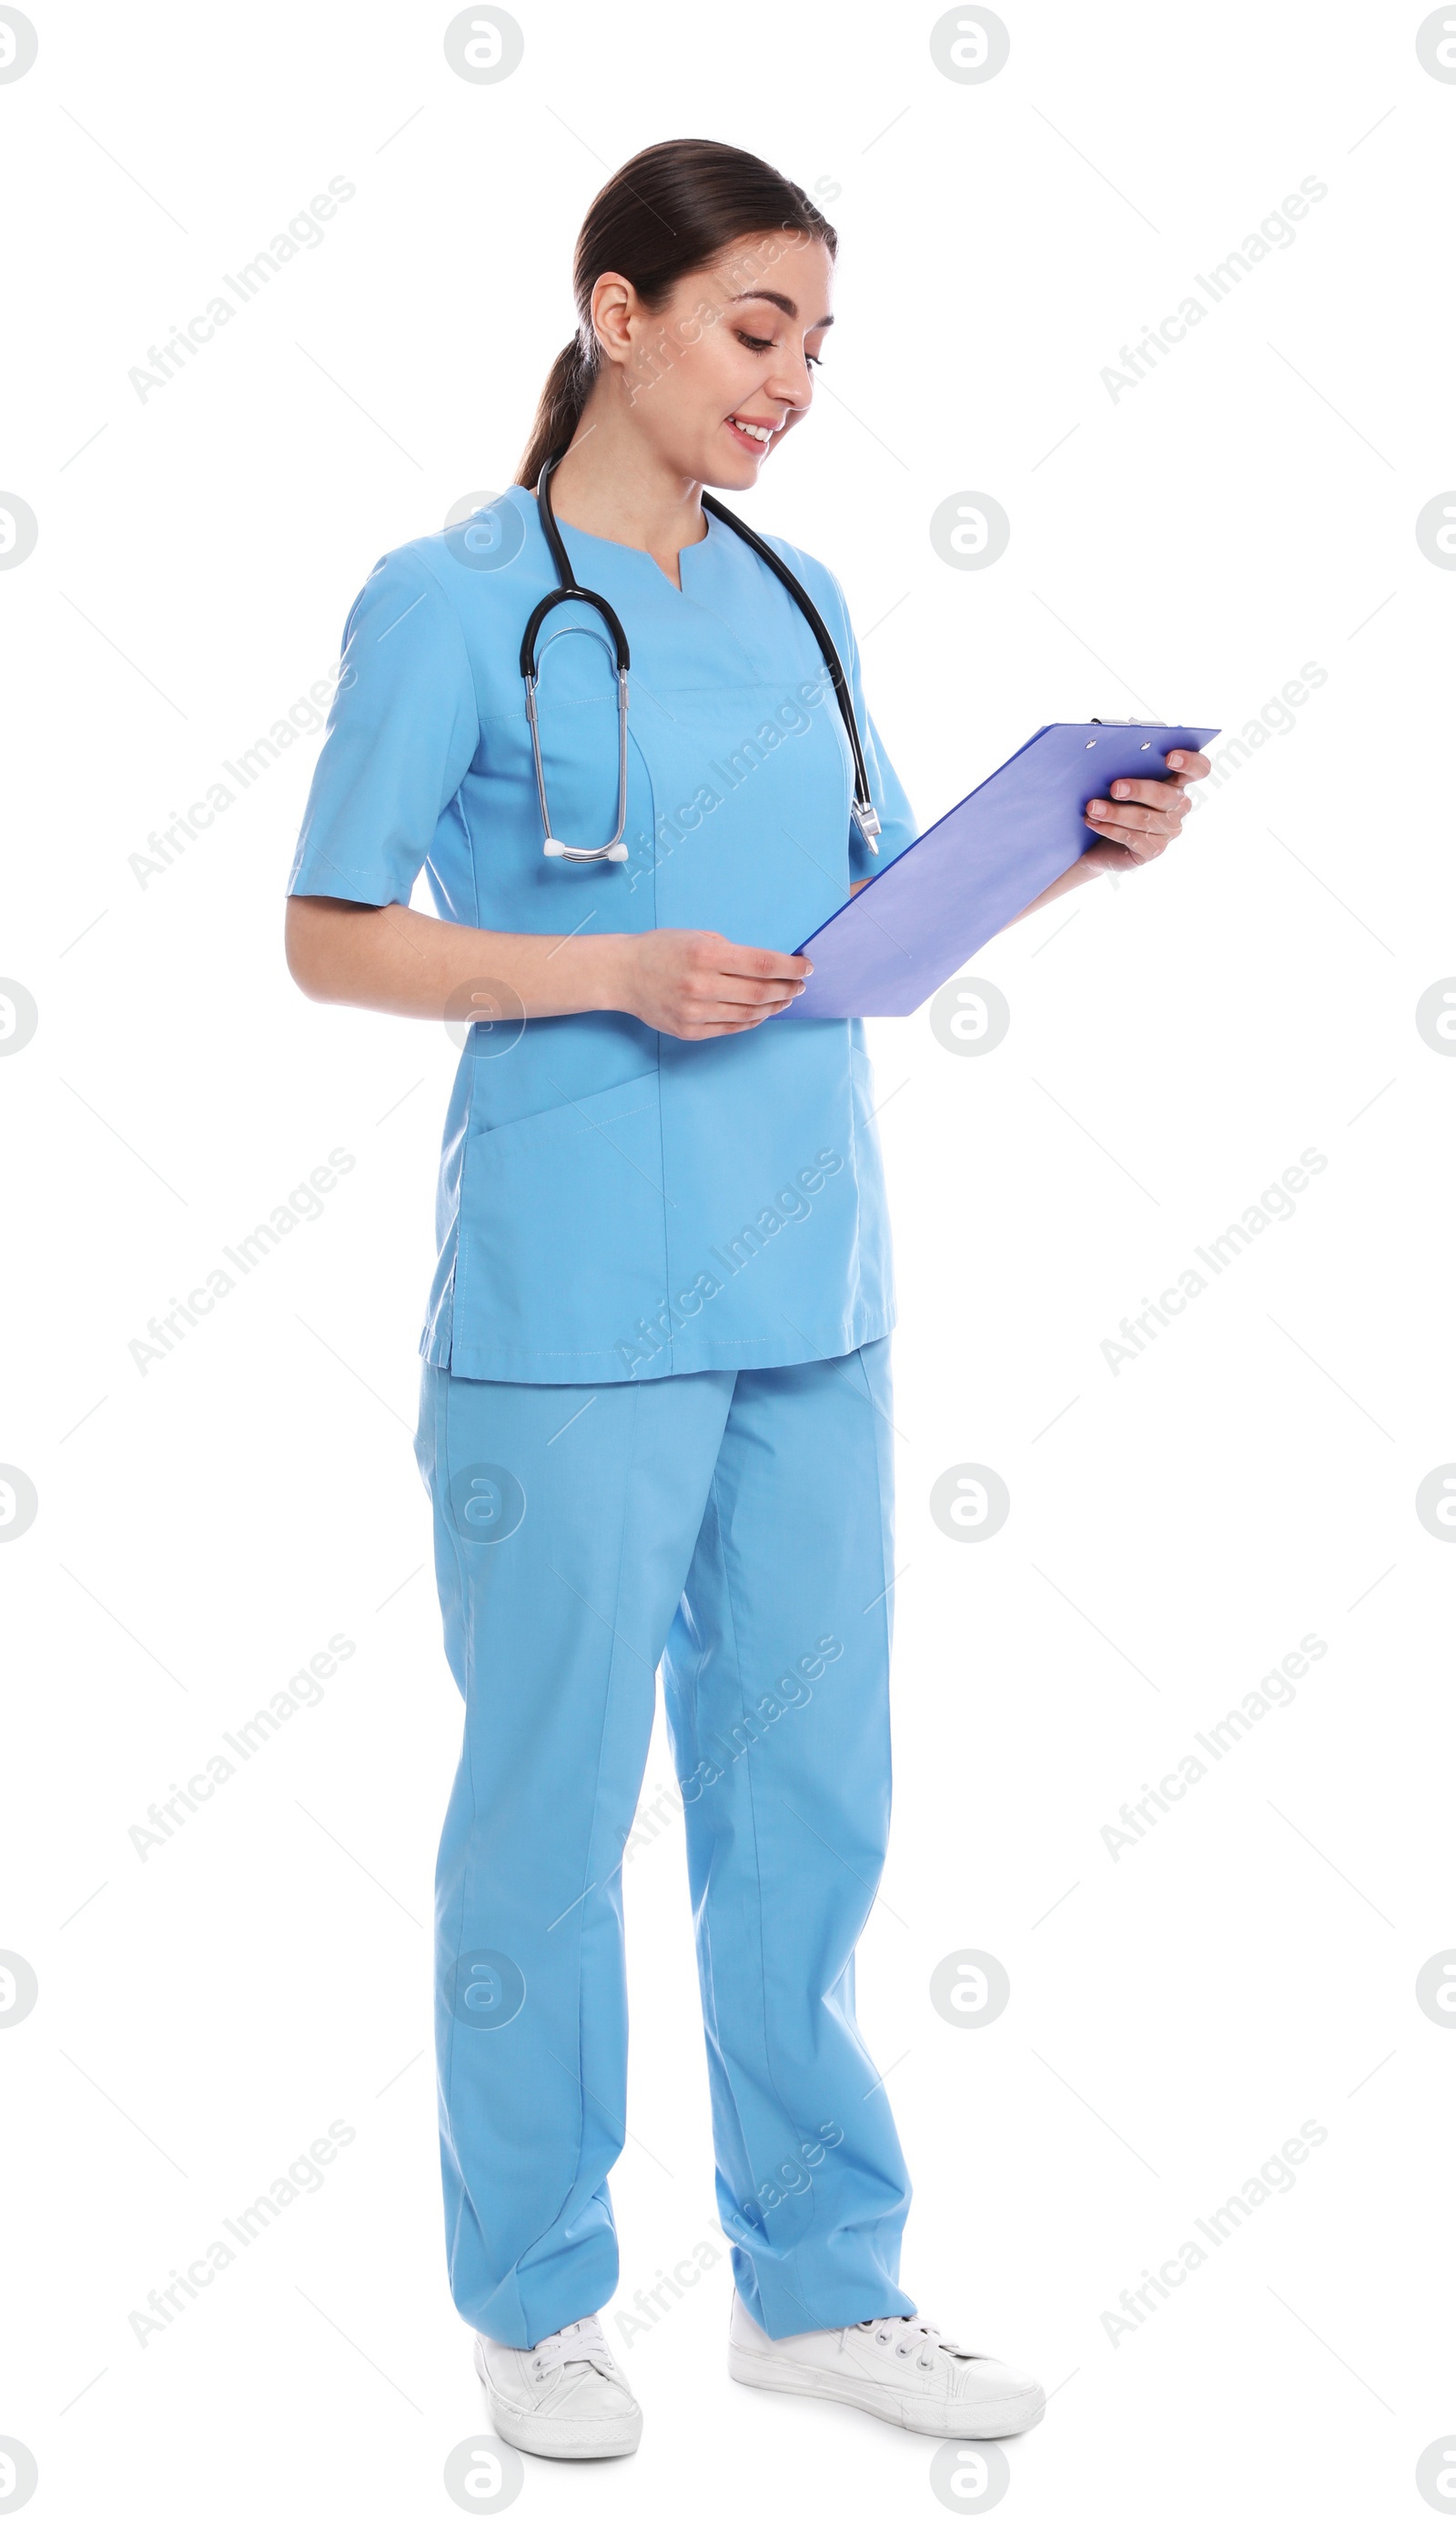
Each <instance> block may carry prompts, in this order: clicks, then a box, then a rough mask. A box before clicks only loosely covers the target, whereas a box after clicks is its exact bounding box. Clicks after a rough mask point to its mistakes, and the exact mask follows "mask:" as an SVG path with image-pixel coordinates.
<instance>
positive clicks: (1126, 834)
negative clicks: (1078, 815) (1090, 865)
mask: <svg viewBox="0 0 1456 2522" xmlns="http://www.w3.org/2000/svg"><path fill="white" fill-rule="evenodd" d="M1142 811H1143V809H1142V808H1141V807H1137V808H1132V809H1129V812H1135V813H1138V814H1141V813H1142ZM1084 820H1085V821H1086V824H1087V829H1088V830H1089V832H1096V833H1097V835H1098V837H1099V839H1100V840H1104V841H1105V842H1106V845H1107V847H1108V849H1112V850H1120V851H1124V852H1125V853H1126V855H1127V856H1128V858H1129V859H1136V860H1137V861H1138V863H1139V864H1142V862H1143V861H1144V860H1145V859H1155V858H1158V857H1160V856H1161V854H1162V852H1163V851H1164V850H1165V849H1166V848H1167V846H1168V843H1169V841H1170V840H1172V838H1173V835H1174V831H1175V829H1176V828H1177V827H1176V826H1175V825H1173V824H1170V823H1164V824H1161V825H1159V827H1158V829H1157V830H1155V831H1143V830H1139V829H1138V828H1137V827H1136V826H1134V825H1132V824H1113V823H1108V822H1094V820H1093V816H1092V809H1091V807H1090V806H1089V807H1088V810H1087V814H1086V816H1085V817H1084Z"/></svg>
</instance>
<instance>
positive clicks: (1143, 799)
mask: <svg viewBox="0 0 1456 2522" xmlns="http://www.w3.org/2000/svg"><path fill="white" fill-rule="evenodd" d="M1107 795H1108V796H1109V797H1115V798H1117V799H1118V800H1119V801H1120V802H1122V803H1125V804H1127V805H1131V806H1152V807H1154V808H1156V809H1159V810H1160V809H1161V808H1163V807H1165V806H1168V805H1171V804H1174V803H1176V802H1178V801H1179V800H1181V798H1182V795H1183V791H1182V789H1181V788H1179V787H1178V786H1177V785H1176V784H1175V783H1174V781H1173V780H1171V779H1114V780H1113V781H1112V783H1111V785H1110V787H1109V788H1108V790H1107Z"/></svg>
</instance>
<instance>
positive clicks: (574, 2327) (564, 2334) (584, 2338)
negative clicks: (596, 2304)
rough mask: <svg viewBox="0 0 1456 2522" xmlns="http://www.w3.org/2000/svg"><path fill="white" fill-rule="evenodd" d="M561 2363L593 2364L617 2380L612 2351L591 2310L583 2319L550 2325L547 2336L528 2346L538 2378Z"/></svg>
mask: <svg viewBox="0 0 1456 2522" xmlns="http://www.w3.org/2000/svg"><path fill="white" fill-rule="evenodd" d="M562 2364H592V2365H594V2366H595V2368H596V2370H597V2372H598V2373H601V2374H604V2375H605V2377H606V2379H607V2380H608V2381H609V2382H614V2381H616V2379H617V2367H616V2365H615V2364H614V2363H613V2361H612V2351H611V2349H610V2347H609V2346H608V2345H607V2342H606V2340H605V2339H604V2338H603V2336H602V2334H601V2322H600V2321H599V2320H598V2319H597V2317H596V2314H595V2312H588V2313H587V2317H586V2319H585V2320H569V2321H568V2322H567V2324H566V2327H565V2328H564V2329H553V2330H552V2332H551V2335H550V2337H549V2338H542V2339H540V2341H539V2343H538V2344H537V2345H536V2346H535V2347H534V2348H533V2349H532V2350H531V2369H532V2371H533V2373H534V2374H535V2375H536V2378H537V2380H538V2381H539V2382H543V2381H544V2380H545V2379H546V2376H547V2375H548V2374H550V2373H554V2372H555V2371H556V2370H557V2368H558V2367H559V2366H560V2365H562Z"/></svg>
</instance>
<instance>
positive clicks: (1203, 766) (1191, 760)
mask: <svg viewBox="0 0 1456 2522" xmlns="http://www.w3.org/2000/svg"><path fill="white" fill-rule="evenodd" d="M1167 761H1168V770H1169V771H1170V772H1171V773H1172V776H1173V777H1174V779H1176V780H1177V781H1178V783H1179V785H1180V786H1184V785H1185V784H1186V783H1187V782H1188V781H1189V780H1190V779H1206V778H1207V776H1208V773H1209V771H1211V770H1212V768H1213V765H1212V763H1211V762H1210V761H1209V759H1208V756H1207V754H1206V753H1170V754H1169V755H1168V757H1167Z"/></svg>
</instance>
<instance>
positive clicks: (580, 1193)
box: [450, 1067, 667, 1383]
mask: <svg viewBox="0 0 1456 2522" xmlns="http://www.w3.org/2000/svg"><path fill="white" fill-rule="evenodd" d="M665 1217H666V1202H665V1200H664V1196H663V1184H662V1125H661V1115H660V1106H659V1089H658V1076H657V1070H656V1068H655V1067H654V1068H651V1069H649V1070H646V1071H644V1072H643V1074H642V1075H641V1076H639V1077H631V1078H627V1079H626V1080H624V1081H623V1082H622V1083H620V1084H618V1085H616V1086H608V1087H604V1088H602V1089H601V1091H600V1092H599V1093H597V1094H594V1095H585V1096H578V1097H575V1098H573V1099H572V1100H571V1101H570V1102H564V1103H558V1104H556V1105H554V1106H553V1107H552V1108H551V1109H550V1110H547V1111H544V1112H534V1113H532V1114H530V1115H529V1116H528V1117H527V1118H526V1119H525V1120H521V1121H508V1122H506V1123H504V1124H503V1125H502V1126H501V1127H500V1128H498V1129H494V1130H481V1129H471V1130H470V1131H469V1132H468V1134H467V1137H466V1141H465V1148H464V1163H463V1167H462V1173H461V1184H460V1238H459V1257H458V1261H457V1264H456V1273H455V1302H454V1324H455V1330H454V1336H453V1341H452V1346H451V1354H450V1367H451V1371H452V1372H453V1373H454V1374H456V1375H466V1376H472V1375H474V1376H487V1377H496V1378H504V1379H512V1378H525V1379H527V1380H532V1379H537V1378H546V1379H549V1380H551V1381H553V1382H555V1381H560V1382H563V1383H566V1382H583V1383H588V1382H593V1381H598V1380H601V1379H603V1378H616V1377H620V1376H621V1373H622V1368H621V1363H620V1361H619V1359H618V1356H617V1352H616V1345H615V1344H616V1342H618V1341H619V1340H623V1341H632V1340H634V1338H635V1337H636V1324H637V1322H638V1319H639V1317H641V1316H644V1315H647V1314H649V1313H650V1312H651V1311H652V1310H653V1308H655V1307H656V1306H657V1305H659V1304H660V1302H661V1299H662V1290H663V1283H664V1278H665V1275H666V1270H667V1235H666V1226H665ZM603 1218H610V1219H611V1221H612V1231H611V1233H610V1235H609V1236H604V1235H602V1234H600V1233H599V1232H598V1231H597V1225H596V1222H597V1221H599V1220H601V1219H603ZM487 1324H488V1325H489V1336H488V1337H487V1338H482V1336H481V1333H480V1331H478V1330H476V1329H475V1328H474V1327H475V1326H476V1325H487ZM462 1325H464V1326H471V1328H470V1329H469V1330H468V1331H465V1332H463V1334H462ZM604 1331H605V1332H606V1334H607V1343H608V1344H607V1345H606V1346H603V1332H604Z"/></svg>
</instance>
